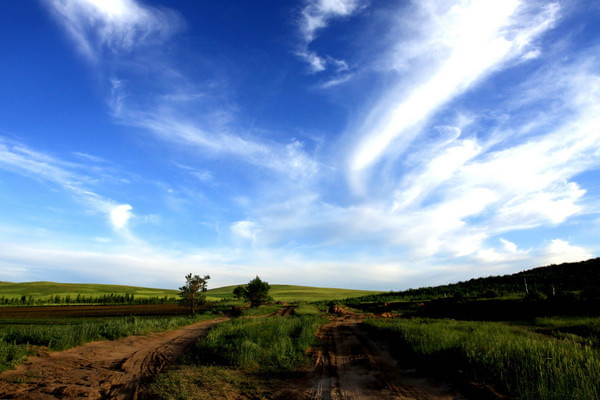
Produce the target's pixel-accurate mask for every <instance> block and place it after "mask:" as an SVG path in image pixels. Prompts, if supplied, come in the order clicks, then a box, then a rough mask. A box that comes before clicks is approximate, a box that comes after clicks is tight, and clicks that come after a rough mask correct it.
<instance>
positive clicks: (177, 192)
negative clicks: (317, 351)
mask: <svg viewBox="0 0 600 400" xmlns="http://www.w3.org/2000/svg"><path fill="white" fill-rule="evenodd" d="M599 27H600V5H599V4H598V2H588V1H576V0H573V1H571V0H565V1H556V2H552V1H547V0H544V1H535V0H533V1H524V0H523V1H520V0H504V1H501V2H490V1H484V0H479V1H477V0H472V1H468V0H465V1H446V0H437V1H433V0H422V1H416V0H415V1H406V0H404V1H394V0H392V1H386V2H378V1H366V0H301V1H275V0H270V1H266V0H262V1H252V2H249V1H229V2H222V1H221V2H217V1H205V2H189V1H169V2H166V1H158V0H157V1H137V0H40V1H12V2H6V3H4V4H3V6H2V12H1V13H0V54H2V56H1V62H0V85H1V87H2V91H1V92H0V210H1V212H0V280H5V281H33V280H52V281H61V282H98V283H121V284H133V285H140V286H153V287H165V288H176V287H177V286H179V285H180V284H181V282H182V280H183V277H184V275H185V274H186V273H188V272H193V273H198V274H210V275H211V276H212V279H211V281H210V286H212V287H217V286H222V285H227V284H238V283H243V282H247V281H249V280H250V279H252V278H253V277H254V276H255V275H257V274H258V275H260V276H261V278H263V279H265V280H267V281H269V282H271V283H289V284H303V285H312V286H333V287H348V288H361V289H378V290H390V289H396V290H397V289H405V288H409V287H420V286H428V285H435V284H444V283H448V282H455V281H458V280H464V279H470V278H472V277H478V276H488V275H498V274H504V273H511V272H516V271H520V270H523V269H525V268H528V267H533V266H539V265H546V264H549V263H560V262H564V261H575V260H583V259H587V258H591V257H594V256H597V255H598V254H599V253H600V245H599V243H598V241H597V240H596V238H598V237H600V179H599V178H600V72H599V71H600V59H599V58H598V54H600V52H599V50H600V28H599Z"/></svg>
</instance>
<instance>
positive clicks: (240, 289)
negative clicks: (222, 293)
mask: <svg viewBox="0 0 600 400" xmlns="http://www.w3.org/2000/svg"><path fill="white" fill-rule="evenodd" d="M245 291H246V288H244V287H243V286H237V287H236V288H235V289H233V295H234V296H235V298H236V299H238V300H241V299H242V297H244V292H245Z"/></svg>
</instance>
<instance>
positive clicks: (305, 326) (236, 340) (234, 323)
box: [142, 314, 327, 400]
mask: <svg viewBox="0 0 600 400" xmlns="http://www.w3.org/2000/svg"><path fill="white" fill-rule="evenodd" d="M325 322H327V320H326V319H325V318H322V317H320V316H319V315H314V314H313V315H303V316H285V317H281V316H272V317H265V318H252V319H249V318H239V319H234V320H230V321H227V322H224V323H222V324H219V325H218V326H216V327H214V328H213V329H211V330H210V332H209V333H208V335H207V336H206V337H205V338H204V339H202V340H199V341H198V342H197V343H196V346H195V348H194V349H193V350H192V351H191V352H190V354H188V355H187V356H186V357H185V358H184V360H183V362H184V365H179V366H177V367H174V368H172V369H171V370H169V371H166V372H164V373H161V374H159V375H158V376H157V377H156V378H155V380H154V381H153V382H152V383H150V384H149V385H148V386H147V387H146V388H145V390H143V393H142V398H148V399H161V400H188V399H221V398H223V399H224V398H249V399H263V398H272V395H273V393H276V392H280V391H282V390H285V389H286V388H287V387H289V381H287V380H286V378H289V377H290V374H293V370H294V369H295V368H298V367H300V366H302V365H305V363H308V362H309V357H308V355H307V350H308V348H309V347H310V346H312V345H314V344H315V343H316V332H317V330H318V329H319V326H320V325H321V324H323V323H325ZM238 395H239V396H238ZM281 398H285V397H281Z"/></svg>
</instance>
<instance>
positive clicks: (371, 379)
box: [303, 315, 465, 400]
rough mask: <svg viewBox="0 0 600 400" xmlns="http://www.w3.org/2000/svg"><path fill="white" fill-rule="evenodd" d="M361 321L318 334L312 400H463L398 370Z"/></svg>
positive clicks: (342, 321)
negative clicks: (319, 343)
mask: <svg viewBox="0 0 600 400" xmlns="http://www.w3.org/2000/svg"><path fill="white" fill-rule="evenodd" d="M361 322H362V319H360V317H358V316H353V315H346V316H342V317H338V318H337V319H336V320H335V321H333V322H331V323H329V324H326V325H324V326H323V327H321V329H320V331H319V339H320V342H321V347H320V348H319V349H316V350H315V352H314V356H315V360H316V365H315V371H314V374H313V377H312V388H310V389H309V393H308V394H307V395H306V396H303V397H305V398H309V399H311V400H313V399H314V400H317V399H326V400H329V399H331V400H358V399H361V400H371V399H373V400H375V399H400V400H417V399H418V400H451V399H455V400H458V399H465V397H463V396H462V395H460V394H458V393H456V392H455V391H453V390H452V389H451V388H450V387H447V386H445V385H444V384H440V383H438V382H436V383H433V382H431V381H430V380H428V379H426V378H423V377H419V376H417V375H416V374H415V373H414V371H409V370H403V369H400V368H398V366H397V365H396V361H395V360H394V359H393V358H392V357H391V356H390V354H389V352H388V351H387V350H386V349H385V348H383V346H382V345H381V344H379V343H376V342H374V341H372V340H371V339H369V338H368V336H367V334H366V333H365V332H364V330H363V329H362V328H361V326H360V324H361Z"/></svg>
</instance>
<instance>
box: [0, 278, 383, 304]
mask: <svg viewBox="0 0 600 400" xmlns="http://www.w3.org/2000/svg"><path fill="white" fill-rule="evenodd" d="M236 286H237V285H234V286H224V287H220V288H216V289H209V290H208V291H207V293H206V294H207V299H208V300H209V301H218V300H221V299H231V298H233V289H234V288H235V287H236ZM178 293H179V291H178V290H171V289H155V288H146V287H138V286H123V285H103V284H89V283H56V282H23V283H13V282H0V298H1V297H4V298H5V299H12V298H21V297H22V296H26V297H30V296H31V297H32V298H33V299H35V300H37V299H47V298H49V297H50V296H60V297H61V298H65V297H66V296H70V297H71V300H72V301H74V299H75V298H76V297H77V295H80V296H85V297H92V298H99V297H102V296H104V295H111V294H115V295H133V296H134V297H135V298H136V299H138V300H139V299H144V298H147V299H149V298H164V297H165V296H166V297H170V298H174V297H177V296H178ZM379 293H381V292H374V291H368V290H351V289H330V288H317V287H308V286H292V285H271V291H270V294H271V296H273V298H274V299H275V300H277V301H285V302H289V301H298V300H300V301H315V300H334V299H345V298H351V297H358V296H365V295H369V294H379Z"/></svg>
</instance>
